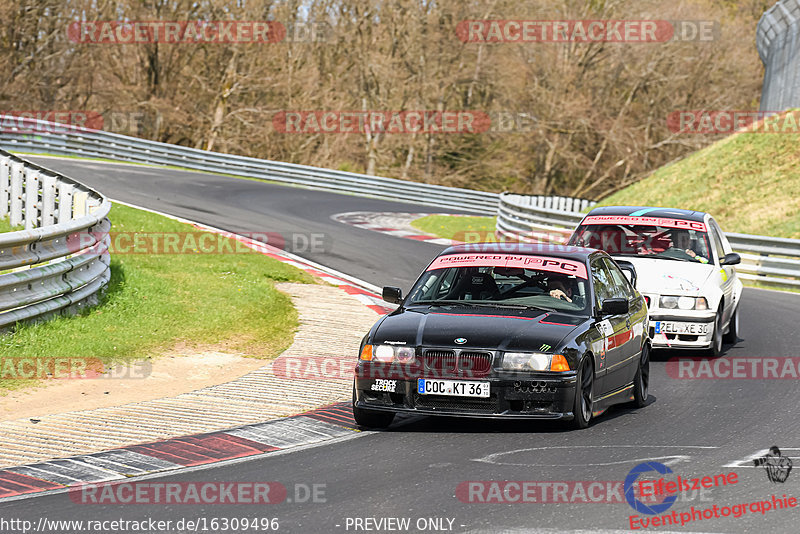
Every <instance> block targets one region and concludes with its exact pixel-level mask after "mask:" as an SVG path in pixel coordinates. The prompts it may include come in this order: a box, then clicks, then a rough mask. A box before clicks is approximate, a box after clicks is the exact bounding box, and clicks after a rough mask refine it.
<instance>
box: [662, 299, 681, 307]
mask: <svg viewBox="0 0 800 534" xmlns="http://www.w3.org/2000/svg"><path fill="white" fill-rule="evenodd" d="M661 307H662V308H669V309H675V308H677V307H678V297H661Z"/></svg>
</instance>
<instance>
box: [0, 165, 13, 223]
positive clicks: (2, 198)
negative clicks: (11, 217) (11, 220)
mask: <svg viewBox="0 0 800 534" xmlns="http://www.w3.org/2000/svg"><path fill="white" fill-rule="evenodd" d="M9 161H10V159H9V158H5V157H0V218H5V217H8V208H9V195H10V194H11V185H10V183H9V181H8V173H9V170H10V169H9V168H8V164H9Z"/></svg>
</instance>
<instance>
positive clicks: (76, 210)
mask: <svg viewBox="0 0 800 534" xmlns="http://www.w3.org/2000/svg"><path fill="white" fill-rule="evenodd" d="M88 198H89V193H87V192H86V191H79V192H77V193H74V194H73V195H72V218H73V219H79V218H81V217H83V216H84V215H87V214H88V213H89V210H88V208H87V206H86V201H87V200H88Z"/></svg>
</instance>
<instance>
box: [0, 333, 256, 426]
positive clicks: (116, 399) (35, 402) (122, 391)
mask: <svg viewBox="0 0 800 534" xmlns="http://www.w3.org/2000/svg"><path fill="white" fill-rule="evenodd" d="M217 349H219V348H217ZM73 363H74V362H73ZM83 363H84V362H81V364H83ZM268 363H269V360H263V359H257V358H247V357H244V356H242V355H238V354H230V353H227V352H224V351H221V350H214V348H213V347H211V348H203V349H189V348H188V347H186V346H178V347H176V348H174V349H173V350H172V351H170V352H169V353H167V354H164V355H162V356H159V357H157V358H152V359H148V360H143V361H140V362H132V363H130V364H126V365H123V366H118V367H116V368H115V369H113V370H112V371H111V373H110V377H109V376H108V375H107V376H106V377H103V376H98V375H99V373H94V374H93V373H91V372H88V373H87V372H84V371H83V370H81V373H82V376H81V377H79V379H75V380H69V379H66V378H67V377H64V378H65V379H51V380H39V381H38V382H36V383H35V385H33V386H32V387H27V388H24V389H19V390H10V391H8V392H7V393H6V394H5V395H3V394H0V421H11V420H15V419H22V418H30V419H34V420H35V419H36V418H37V417H39V416H45V415H52V414H57V413H64V412H72V411H77V410H92V409H95V408H107V407H110V406H118V405H123V404H129V403H134V402H141V401H148V400H153V399H160V398H162V397H172V396H175V395H179V394H181V393H188V392H190V391H195V390H197V389H201V388H204V387H208V386H214V385H217V384H223V383H225V382H230V381H231V380H234V379H236V378H238V377H240V376H242V375H245V374H247V373H249V372H250V371H254V370H255V369H258V368H260V367H262V366H264V365H267V364H268ZM89 367H91V364H90V365H89ZM68 369H69V366H65V367H64V370H65V372H66V373H69V370H68Z"/></svg>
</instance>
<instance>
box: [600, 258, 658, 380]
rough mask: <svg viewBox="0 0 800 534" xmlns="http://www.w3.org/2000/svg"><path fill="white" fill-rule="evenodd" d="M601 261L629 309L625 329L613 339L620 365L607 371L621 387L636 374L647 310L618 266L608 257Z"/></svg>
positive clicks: (644, 333)
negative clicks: (618, 349) (617, 347)
mask: <svg viewBox="0 0 800 534" xmlns="http://www.w3.org/2000/svg"><path fill="white" fill-rule="evenodd" d="M603 262H604V263H605V264H606V267H607V268H608V270H609V273H610V275H611V278H612V279H613V280H614V284H615V286H616V288H617V291H618V294H619V295H620V296H621V297H622V298H626V299H627V300H628V307H629V310H628V314H627V317H626V321H625V330H623V331H621V333H620V334H618V335H617V338H616V339H615V340H614V342H615V344H616V345H618V346H619V348H620V352H621V358H620V365H619V366H618V368H617V369H614V370H612V369H611V368H609V371H608V374H609V376H611V375H612V374H613V375H615V376H614V378H613V380H612V382H613V383H614V384H615V385H616V386H617V387H623V386H625V385H627V384H630V383H632V382H633V378H634V376H636V369H637V366H638V363H639V355H640V351H641V348H642V343H643V341H644V340H643V337H644V336H645V335H647V334H646V328H647V312H646V310H645V306H644V299H643V298H642V297H641V295H639V294H638V293H637V292H636V290H635V289H634V288H633V286H632V285H631V283H630V282H629V281H628V278H627V277H626V276H625V273H623V272H622V270H621V269H620V268H619V266H617V265H616V264H615V263H614V262H613V261H611V260H609V259H608V258H605V259H603ZM617 377H618V379H617Z"/></svg>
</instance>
